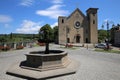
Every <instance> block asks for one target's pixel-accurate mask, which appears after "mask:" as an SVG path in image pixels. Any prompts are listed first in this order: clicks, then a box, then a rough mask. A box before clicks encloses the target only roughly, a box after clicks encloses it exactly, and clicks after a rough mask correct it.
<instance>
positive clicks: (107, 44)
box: [102, 20, 113, 50]
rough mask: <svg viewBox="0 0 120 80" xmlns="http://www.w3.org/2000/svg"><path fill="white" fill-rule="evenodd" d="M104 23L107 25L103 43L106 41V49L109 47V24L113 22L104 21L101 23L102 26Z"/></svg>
mask: <svg viewBox="0 0 120 80" xmlns="http://www.w3.org/2000/svg"><path fill="white" fill-rule="evenodd" d="M105 24H106V26H107V40H105V43H106V46H107V48H106V49H107V50H109V49H110V47H109V41H110V40H109V24H113V22H112V21H108V20H107V21H105V22H104V23H103V24H102V28H104V25H105Z"/></svg>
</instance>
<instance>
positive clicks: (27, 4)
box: [0, 0, 120, 34]
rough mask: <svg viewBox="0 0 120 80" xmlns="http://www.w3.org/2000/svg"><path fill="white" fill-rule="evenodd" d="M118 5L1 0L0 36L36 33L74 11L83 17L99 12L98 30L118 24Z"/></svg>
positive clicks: (88, 0) (119, 0)
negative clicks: (93, 9) (102, 26)
mask: <svg viewBox="0 0 120 80" xmlns="http://www.w3.org/2000/svg"><path fill="white" fill-rule="evenodd" d="M119 5H120V0H0V34H9V33H11V32H12V33H38V30H39V29H40V27H41V26H43V25H45V24H50V25H51V26H52V27H53V26H55V25H57V22H58V16H69V15H70V14H71V12H73V11H74V10H75V9H76V8H79V9H80V10H81V11H82V12H83V13H84V14H85V15H86V10H87V9H88V8H90V7H92V8H99V10H98V29H101V25H102V24H103V23H104V22H105V21H106V20H109V21H112V22H113V23H114V24H115V25H116V24H118V23H119V24H120V9H119V8H120V7H119ZM110 24H111V25H112V23H110ZM111 25H110V26H111Z"/></svg>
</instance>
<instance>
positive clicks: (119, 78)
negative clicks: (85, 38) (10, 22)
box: [0, 44, 120, 80]
mask: <svg viewBox="0 0 120 80" xmlns="http://www.w3.org/2000/svg"><path fill="white" fill-rule="evenodd" d="M50 49H58V50H65V51H67V52H68V55H69V57H70V58H71V59H75V60H77V61H78V62H79V64H80V66H79V69H78V71H77V72H76V73H75V74H71V75H65V76H60V77H54V78H49V79H43V80H120V54H111V53H102V52H95V51H93V49H86V48H83V47H77V48H75V49H65V48H60V45H54V44H51V45H50ZM39 50H44V47H33V48H26V49H23V50H14V51H7V52H0V80H27V79H22V78H19V77H15V76H11V75H7V74H6V71H7V69H8V68H9V67H10V66H11V65H12V64H14V63H17V62H21V61H23V60H25V59H26V57H25V55H24V54H28V53H29V52H30V51H39ZM28 74H29V73H28Z"/></svg>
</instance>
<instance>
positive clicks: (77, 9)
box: [67, 8, 85, 19]
mask: <svg viewBox="0 0 120 80" xmlns="http://www.w3.org/2000/svg"><path fill="white" fill-rule="evenodd" d="M77 11H78V12H79V13H80V14H81V16H83V17H84V18H85V15H84V14H83V13H82V11H81V10H80V9H79V8H76V10H75V11H73V12H72V13H71V14H70V15H69V16H68V17H67V19H69V18H70V17H71V16H72V15H73V14H74V13H75V12H77Z"/></svg>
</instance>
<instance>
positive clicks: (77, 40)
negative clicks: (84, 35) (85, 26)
mask: <svg viewBox="0 0 120 80" xmlns="http://www.w3.org/2000/svg"><path fill="white" fill-rule="evenodd" d="M76 43H80V35H77V36H76Z"/></svg>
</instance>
